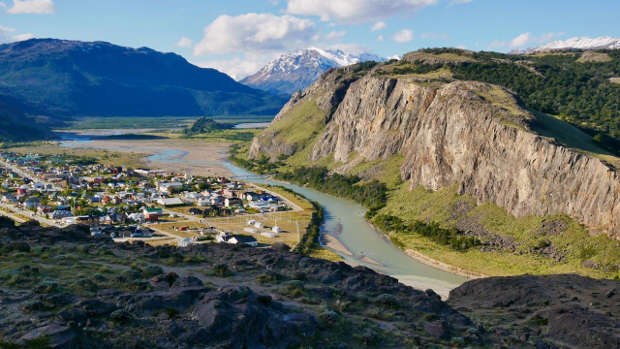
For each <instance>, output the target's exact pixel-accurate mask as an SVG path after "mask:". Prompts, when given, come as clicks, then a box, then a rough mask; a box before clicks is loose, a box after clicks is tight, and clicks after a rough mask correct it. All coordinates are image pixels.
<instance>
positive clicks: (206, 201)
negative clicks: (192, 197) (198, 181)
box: [198, 197, 211, 207]
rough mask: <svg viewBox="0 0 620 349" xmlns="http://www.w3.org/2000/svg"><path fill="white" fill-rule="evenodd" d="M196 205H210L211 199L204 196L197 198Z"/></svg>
mask: <svg viewBox="0 0 620 349" xmlns="http://www.w3.org/2000/svg"><path fill="white" fill-rule="evenodd" d="M198 206H200V207H207V206H211V199H209V198H205V197H201V198H199V199H198Z"/></svg>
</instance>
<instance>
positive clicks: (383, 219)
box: [373, 214, 481, 251]
mask: <svg viewBox="0 0 620 349" xmlns="http://www.w3.org/2000/svg"><path fill="white" fill-rule="evenodd" d="M373 223H374V224H375V225H376V226H377V227H378V228H379V229H381V230H383V231H386V232H393V233H395V234H403V235H406V234H411V233H416V234H420V235H422V236H424V237H427V238H430V239H431V240H433V241H434V242H437V243H439V244H441V245H447V246H450V248H452V249H454V250H457V251H466V250H468V249H470V248H472V247H475V246H478V245H480V244H481V243H480V240H478V239H476V238H475V237H472V236H465V235H464V234H463V232H461V231H458V230H456V229H444V228H441V227H440V226H439V223H437V222H430V223H424V222H421V221H415V222H414V223H412V224H407V223H406V222H405V221H403V220H402V219H400V218H398V217H396V216H391V215H383V214H382V215H377V216H376V217H375V218H374V219H373ZM390 239H391V240H392V242H394V244H395V245H397V246H399V247H401V248H402V247H403V243H402V242H400V240H398V238H397V237H396V236H390Z"/></svg>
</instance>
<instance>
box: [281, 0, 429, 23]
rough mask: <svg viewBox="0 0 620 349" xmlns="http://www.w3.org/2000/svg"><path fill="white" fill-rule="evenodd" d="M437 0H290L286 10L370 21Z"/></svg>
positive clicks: (346, 19) (327, 17) (341, 20)
mask: <svg viewBox="0 0 620 349" xmlns="http://www.w3.org/2000/svg"><path fill="white" fill-rule="evenodd" d="M435 3H437V0H387V1H386V0H288V5H287V8H286V11H287V12H288V13H290V14H296V15H310V16H319V17H320V18H321V20H322V21H331V20H333V21H339V22H370V21H374V20H378V19H382V18H387V17H390V16H393V15H407V14H413V13H415V11H416V10H418V9H421V8H423V7H426V6H430V5H434V4H435Z"/></svg>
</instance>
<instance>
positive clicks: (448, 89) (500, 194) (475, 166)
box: [251, 69, 620, 238]
mask: <svg viewBox="0 0 620 349" xmlns="http://www.w3.org/2000/svg"><path fill="white" fill-rule="evenodd" d="M343 76H344V77H343ZM343 81H346V83H343ZM336 89H338V90H336ZM306 104H313V107H314V109H313V112H314V113H316V114H320V113H322V115H321V116H320V118H319V119H320V120H319V122H316V123H315V124H313V125H309V124H304V123H301V121H303V120H304V115H302V116H300V115H296V114H299V112H300V110H299V109H300V106H304V105H306ZM302 114H303V113H302ZM306 116H307V115H306ZM293 117H294V118H297V120H298V121H299V122H297V123H295V124H294V127H296V128H313V130H310V131H308V134H309V135H313V136H312V137H310V136H308V137H307V138H306V139H303V142H299V141H296V140H295V139H291V138H288V137H287V136H286V133H287V131H288V130H287V129H282V128H280V126H281V125H282V124H284V123H286V120H287V119H288V118H293ZM289 121H290V120H289ZM538 123H539V121H538V119H537V117H536V116H535V115H534V114H532V113H530V112H529V111H527V110H526V109H524V108H523V107H522V106H521V105H520V103H519V101H518V99H517V98H516V97H515V96H514V95H513V94H512V93H510V92H509V91H507V90H505V89H503V88H501V87H498V86H495V85H490V84H486V83H481V82H471V81H453V82H445V80H443V81H437V80H436V81H428V80H426V81H425V80H424V79H423V77H420V75H417V76H416V75H412V76H406V75H405V76H399V75H393V74H389V75H386V74H378V73H377V69H374V71H373V72H371V73H366V74H365V75H364V76H362V77H360V76H356V77H355V78H351V77H350V76H349V75H347V72H346V71H343V70H341V69H340V70H333V71H331V72H329V73H327V74H326V75H324V76H323V77H322V78H321V79H320V80H319V81H317V82H316V83H315V84H313V85H312V86H311V87H310V88H308V89H307V90H306V91H304V92H303V94H301V95H296V96H294V97H293V99H291V101H290V102H289V104H288V105H287V106H286V107H285V109H283V110H282V112H281V113H280V114H279V115H278V117H277V118H276V120H275V121H274V122H273V124H272V125H271V126H270V128H269V129H267V130H266V131H265V132H264V133H263V134H262V135H260V136H259V137H257V138H256V139H255V140H254V144H253V145H252V152H251V155H252V156H254V157H257V156H258V155H259V154H260V153H267V154H269V155H270V156H272V158H275V157H277V156H279V155H280V154H285V155H291V154H293V153H295V152H299V151H301V150H302V149H304V148H309V147H311V149H308V150H309V151H308V152H307V153H308V155H307V156H308V160H309V161H311V162H316V161H319V160H320V159H322V158H324V157H333V159H334V160H336V161H338V162H342V163H345V165H344V166H342V167H340V168H341V169H345V170H344V171H346V169H347V168H350V166H349V167H347V166H346V163H347V162H348V161H351V159H353V158H358V159H359V158H363V159H364V160H366V161H372V160H377V159H387V158H389V157H390V156H392V155H394V154H402V155H404V162H403V164H402V166H401V167H400V175H401V178H402V179H403V180H408V181H409V183H410V187H411V188H414V187H416V186H420V185H421V186H423V187H425V188H426V189H430V190H438V189H441V188H444V187H448V186H457V187H458V192H459V194H467V195H470V196H472V197H474V198H475V199H476V200H477V201H478V202H479V203H482V202H492V203H495V204H497V205H499V206H502V207H504V208H505V209H506V210H507V211H508V212H509V213H511V214H513V215H515V216H524V215H537V216H544V215H554V214H567V215H569V216H572V217H575V218H577V219H578V220H579V221H580V222H581V223H583V224H585V225H586V226H588V227H589V228H590V230H591V231H593V232H607V233H609V235H610V236H612V237H615V238H618V237H620V172H619V171H618V170H617V169H616V168H614V167H613V166H612V165H610V164H608V163H606V162H605V161H603V160H600V159H599V158H596V157H593V156H589V155H587V154H585V153H584V152H581V151H577V150H573V149H570V148H567V147H564V146H562V145H561V144H559V143H558V142H556V141H555V140H554V139H552V138H547V137H544V136H542V135H540V134H538V133H537V132H536V131H535V130H536V129H537V127H536V126H537V124H538ZM354 154H355V156H353V155H354Z"/></svg>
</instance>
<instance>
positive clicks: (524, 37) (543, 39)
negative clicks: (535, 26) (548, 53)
mask: <svg viewBox="0 0 620 349" xmlns="http://www.w3.org/2000/svg"><path fill="white" fill-rule="evenodd" d="M564 35H566V33H563V32H560V33H554V32H550V33H544V34H542V35H540V36H534V35H532V34H531V33H523V34H521V35H519V36H517V37H516V38H514V39H512V41H511V42H510V47H512V48H516V47H524V46H525V45H527V44H544V43H547V42H548V41H550V40H551V39H553V38H557V37H559V36H564Z"/></svg>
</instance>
